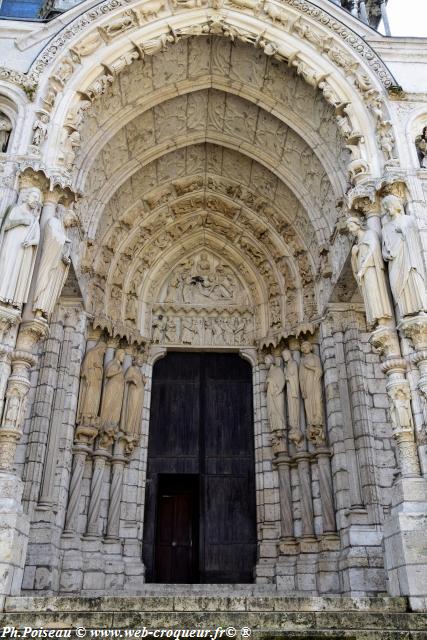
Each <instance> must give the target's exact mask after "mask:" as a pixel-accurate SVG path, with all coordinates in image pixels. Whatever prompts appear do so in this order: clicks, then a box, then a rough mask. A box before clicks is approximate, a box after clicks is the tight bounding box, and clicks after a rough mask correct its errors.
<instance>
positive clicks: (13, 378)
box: [0, 320, 47, 604]
mask: <svg viewBox="0 0 427 640" xmlns="http://www.w3.org/2000/svg"><path fill="white" fill-rule="evenodd" d="M46 334H47V325H46V323H45V322H44V321H41V320H34V321H32V322H27V323H23V324H21V326H20V328H19V333H18V338H17V342H16V348H15V349H14V350H13V351H12V353H11V368H12V373H11V375H10V377H9V380H8V382H7V387H6V394H5V403H4V409H3V416H2V420H1V425H0V514H1V516H0V604H1V600H2V599H4V597H5V596H7V595H10V594H12V595H13V594H18V593H19V592H20V589H21V583H22V577H23V570H24V563H25V556H26V550H27V542H28V532H29V526H28V518H27V516H26V515H25V514H24V513H23V510H22V503H21V498H22V491H23V486H22V482H21V480H20V479H18V478H17V477H16V476H15V474H14V469H13V465H14V459H15V453H16V447H17V444H18V442H19V440H20V438H21V436H22V427H23V423H24V418H25V409H26V400H27V395H28V391H29V388H30V370H31V367H32V366H33V365H34V364H35V362H36V358H35V356H33V353H32V352H33V348H34V346H35V344H36V343H37V342H38V341H39V340H40V339H41V338H44V337H45V336H46Z"/></svg>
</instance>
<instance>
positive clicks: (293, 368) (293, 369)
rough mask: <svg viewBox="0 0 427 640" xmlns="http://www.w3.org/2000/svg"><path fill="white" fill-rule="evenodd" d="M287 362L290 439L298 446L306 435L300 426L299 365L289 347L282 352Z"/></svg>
mask: <svg viewBox="0 0 427 640" xmlns="http://www.w3.org/2000/svg"><path fill="white" fill-rule="evenodd" d="M282 358H283V360H284V363H285V380H286V400H287V408H288V424H289V440H290V441H291V442H293V443H294V445H295V446H296V447H300V446H301V445H302V444H303V442H304V435H303V433H302V431H301V428H300V391H299V376H298V365H297V363H296V362H295V360H294V359H293V357H292V354H291V352H290V351H289V349H285V350H284V351H283V352H282Z"/></svg>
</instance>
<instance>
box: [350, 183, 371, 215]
mask: <svg viewBox="0 0 427 640" xmlns="http://www.w3.org/2000/svg"><path fill="white" fill-rule="evenodd" d="M347 204H348V207H349V209H354V210H355V211H359V212H360V213H366V212H370V211H372V210H373V209H374V208H376V209H378V210H379V204H378V199H377V193H376V189H375V183H374V182H373V181H371V180H368V181H366V182H363V183H360V184H359V185H357V186H356V187H354V188H353V189H351V190H350V191H349V192H348V193H347Z"/></svg>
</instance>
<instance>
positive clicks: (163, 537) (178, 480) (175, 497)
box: [155, 475, 199, 584]
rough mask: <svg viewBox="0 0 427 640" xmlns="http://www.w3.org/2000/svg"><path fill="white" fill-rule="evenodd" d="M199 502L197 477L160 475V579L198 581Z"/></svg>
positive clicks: (157, 550)
mask: <svg viewBox="0 0 427 640" xmlns="http://www.w3.org/2000/svg"><path fill="white" fill-rule="evenodd" d="M198 502H199V491H198V478H197V476H193V475H186V476H185V475H165V476H161V477H160V482H159V495H158V500H157V527H156V546H155V575H156V580H157V581H158V582H164V583H174V584H176V583H192V582H195V581H196V580H197V576H198V567H197V559H198V558H197V556H198Z"/></svg>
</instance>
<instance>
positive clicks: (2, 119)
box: [0, 111, 12, 153]
mask: <svg viewBox="0 0 427 640" xmlns="http://www.w3.org/2000/svg"><path fill="white" fill-rule="evenodd" d="M11 132H12V123H11V121H10V120H9V118H8V117H7V116H6V115H5V114H4V113H3V112H2V111H0V152H2V153H4V152H5V151H7V145H8V144H9V138H10V134H11Z"/></svg>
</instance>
